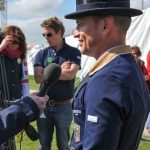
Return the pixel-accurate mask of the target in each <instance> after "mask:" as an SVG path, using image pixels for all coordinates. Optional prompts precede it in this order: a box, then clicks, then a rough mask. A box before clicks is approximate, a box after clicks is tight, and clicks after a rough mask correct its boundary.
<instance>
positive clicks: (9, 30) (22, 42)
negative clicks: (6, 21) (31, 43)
mask: <svg viewBox="0 0 150 150" xmlns="http://www.w3.org/2000/svg"><path fill="white" fill-rule="evenodd" d="M3 34H4V37H5V36H7V35H11V36H13V37H14V38H17V39H18V40H19V41H18V44H19V51H21V52H22V53H21V56H20V58H21V59H22V60H23V59H24V58H25V56H26V51H27V44H26V38H25V35H24V33H23V32H22V30H21V29H20V28H19V27H17V26H14V25H10V26H7V27H5V28H4V29H3Z"/></svg>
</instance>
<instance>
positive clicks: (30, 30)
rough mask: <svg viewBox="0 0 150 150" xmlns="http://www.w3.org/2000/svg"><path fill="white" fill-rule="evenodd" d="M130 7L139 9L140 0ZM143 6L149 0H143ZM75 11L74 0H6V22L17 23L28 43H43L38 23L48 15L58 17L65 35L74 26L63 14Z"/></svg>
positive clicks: (149, 2)
mask: <svg viewBox="0 0 150 150" xmlns="http://www.w3.org/2000/svg"><path fill="white" fill-rule="evenodd" d="M131 1H132V2H131V7H133V8H139V9H141V4H142V0H131ZM143 1H144V5H145V6H144V7H148V6H150V0H143ZM73 11H75V0H7V15H8V16H7V24H8V25H18V26H19V27H20V28H21V29H22V30H23V32H24V34H25V36H26V39H27V43H28V44H43V43H45V41H44V39H43V37H42V31H41V27H40V24H41V22H42V21H43V20H44V19H45V18H48V17H51V16H57V17H59V18H60V19H61V20H62V21H63V23H64V25H65V28H66V35H68V34H71V33H72V31H73V29H74V28H75V21H73V20H67V19H65V18H64V15H65V14H67V13H70V12H73Z"/></svg>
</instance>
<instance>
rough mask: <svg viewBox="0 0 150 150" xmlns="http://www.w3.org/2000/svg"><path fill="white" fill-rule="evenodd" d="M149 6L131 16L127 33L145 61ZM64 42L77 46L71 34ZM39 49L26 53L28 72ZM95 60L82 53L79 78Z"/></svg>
mask: <svg viewBox="0 0 150 150" xmlns="http://www.w3.org/2000/svg"><path fill="white" fill-rule="evenodd" d="M149 18H150V8H147V9H145V10H143V15H141V16H137V17H133V18H132V23H131V26H130V28H129V30H128V33H127V38H126V41H127V44H130V45H131V46H133V45H137V46H139V47H140V48H141V51H142V59H143V60H144V61H145V62H146V55H147V53H148V50H150V21H149V20H150V19H149ZM65 39H66V42H67V43H68V44H69V45H72V46H74V47H78V46H79V44H78V40H77V39H75V38H74V37H73V36H72V35H70V36H67V37H66V38H65ZM42 48H43V47H42ZM39 49H41V47H40V46H37V47H34V48H33V49H31V50H30V51H29V54H28V58H27V60H28V64H29V74H33V61H34V56H35V54H36V53H37V51H39ZM94 62H95V59H94V58H92V57H88V56H85V55H82V60H81V70H80V71H79V72H78V74H77V75H78V76H80V77H81V78H82V77H83V76H85V74H86V73H87V72H88V71H89V70H90V68H91V66H92V65H93V63H94Z"/></svg>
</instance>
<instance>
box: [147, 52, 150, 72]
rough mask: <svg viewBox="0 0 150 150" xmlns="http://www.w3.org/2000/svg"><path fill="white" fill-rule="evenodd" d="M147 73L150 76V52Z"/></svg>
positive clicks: (149, 53)
mask: <svg viewBox="0 0 150 150" xmlns="http://www.w3.org/2000/svg"><path fill="white" fill-rule="evenodd" d="M147 71H148V74H149V75H150V51H149V52H148V54H147Z"/></svg>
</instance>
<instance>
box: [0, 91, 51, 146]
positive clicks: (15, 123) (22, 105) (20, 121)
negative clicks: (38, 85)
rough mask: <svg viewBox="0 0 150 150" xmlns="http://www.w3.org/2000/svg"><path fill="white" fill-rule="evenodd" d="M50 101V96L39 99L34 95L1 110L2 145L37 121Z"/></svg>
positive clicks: (0, 142) (0, 134)
mask: <svg viewBox="0 0 150 150" xmlns="http://www.w3.org/2000/svg"><path fill="white" fill-rule="evenodd" d="M48 99H49V98H48V96H45V97H38V96H36V95H34V94H32V95H30V96H29V97H25V98H23V99H21V100H19V101H18V102H15V103H14V104H12V105H11V106H9V107H7V108H5V109H3V110H1V111H0V144H2V143H3V142H5V141H6V140H8V139H9V138H11V137H13V136H14V135H15V134H17V133H18V132H20V131H21V130H22V129H24V128H25V127H26V126H27V125H28V124H29V123H30V122H31V121H34V120H36V119H37V118H38V117H39V114H40V113H41V112H42V111H43V109H44V108H45V106H46V102H47V100H48Z"/></svg>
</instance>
